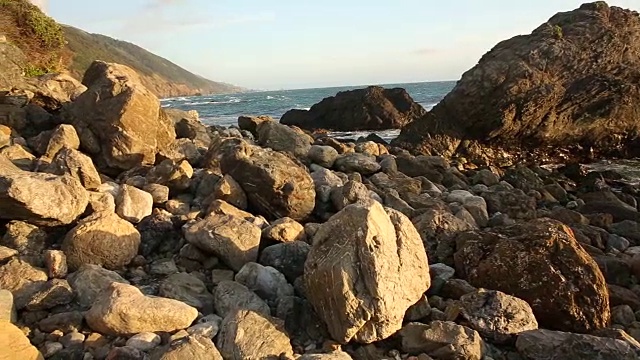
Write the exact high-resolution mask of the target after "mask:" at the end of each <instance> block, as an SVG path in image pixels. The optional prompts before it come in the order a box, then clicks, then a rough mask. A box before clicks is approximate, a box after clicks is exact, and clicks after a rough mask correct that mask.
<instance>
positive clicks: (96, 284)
mask: <svg viewBox="0 0 640 360" xmlns="http://www.w3.org/2000/svg"><path fill="white" fill-rule="evenodd" d="M68 281H69V284H70V285H71V288H73V291H74V293H75V294H76V301H78V303H79V304H80V305H81V306H83V307H90V306H91V305H93V303H94V302H95V301H97V300H98V297H99V296H100V294H101V293H102V292H103V291H105V290H107V288H108V287H109V285H110V284H111V283H113V282H117V283H121V284H129V282H128V281H127V280H125V279H123V278H122V277H121V276H120V275H118V273H116V272H114V271H110V270H107V269H104V268H102V267H101V266H98V265H83V266H81V267H80V268H79V269H78V271H76V272H74V273H72V274H70V275H69V277H68Z"/></svg>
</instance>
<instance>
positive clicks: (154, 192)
mask: <svg viewBox="0 0 640 360" xmlns="http://www.w3.org/2000/svg"><path fill="white" fill-rule="evenodd" d="M142 190H144V191H146V192H148V193H149V194H151V197H152V198H153V204H154V205H162V204H164V203H166V202H167V201H169V187H168V186H164V185H160V184H147V185H145V186H144V187H143V188H142Z"/></svg>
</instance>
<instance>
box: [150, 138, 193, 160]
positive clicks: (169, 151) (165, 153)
mask: <svg viewBox="0 0 640 360" xmlns="http://www.w3.org/2000/svg"><path fill="white" fill-rule="evenodd" d="M162 160H171V161H173V162H176V163H178V162H180V161H183V160H186V161H188V162H189V163H190V164H192V165H199V164H200V161H201V160H202V154H200V151H199V150H198V146H197V145H196V143H195V142H194V141H193V140H189V139H177V140H176V141H174V142H172V143H171V144H169V145H168V146H167V147H166V148H164V149H162V150H160V152H158V154H157V155H156V162H158V161H162Z"/></svg>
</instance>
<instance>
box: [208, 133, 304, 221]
mask: <svg viewBox="0 0 640 360" xmlns="http://www.w3.org/2000/svg"><path fill="white" fill-rule="evenodd" d="M220 168H221V170H222V172H223V173H225V174H229V175H231V176H232V177H233V178H234V179H235V180H236V181H237V182H238V183H239V184H240V186H242V188H243V189H244V191H245V192H246V194H247V198H248V200H249V205H250V207H252V208H253V209H255V210H256V211H257V212H258V213H259V214H261V215H264V216H266V217H268V218H271V219H279V218H282V217H290V218H292V219H294V220H297V221H301V220H304V219H305V218H306V217H307V216H309V214H311V212H312V211H313V208H314V207H315V199H316V191H315V187H314V183H313V180H312V179H311V175H309V172H308V171H307V169H306V168H305V167H304V166H303V165H302V164H300V163H298V162H296V161H294V160H293V159H291V158H289V157H288V156H286V155H284V154H282V153H279V152H277V151H273V150H269V149H263V148H260V147H258V146H252V145H249V144H247V143H246V142H244V141H241V142H239V143H236V144H235V146H229V147H226V148H225V150H224V154H223V156H222V159H221V161H220Z"/></svg>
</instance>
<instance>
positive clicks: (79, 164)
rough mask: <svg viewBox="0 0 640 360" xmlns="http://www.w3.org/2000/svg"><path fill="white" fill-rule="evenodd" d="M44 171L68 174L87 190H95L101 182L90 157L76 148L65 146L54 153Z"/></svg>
mask: <svg viewBox="0 0 640 360" xmlns="http://www.w3.org/2000/svg"><path fill="white" fill-rule="evenodd" d="M45 171H46V172H48V173H51V174H55V175H60V176H62V175H69V176H71V177H73V178H75V179H77V180H78V181H80V183H81V184H82V185H83V186H84V188H85V189H87V190H97V189H98V187H100V185H101V184H102V179H100V174H99V173H98V170H96V167H95V165H94V164H93V161H91V158H90V157H88V156H87V155H85V154H83V153H81V152H80V151H78V150H74V149H69V148H66V147H65V148H63V149H61V150H60V151H58V152H57V153H56V155H55V156H54V158H53V161H52V162H51V164H50V165H49V166H47V168H46V169H45Z"/></svg>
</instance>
